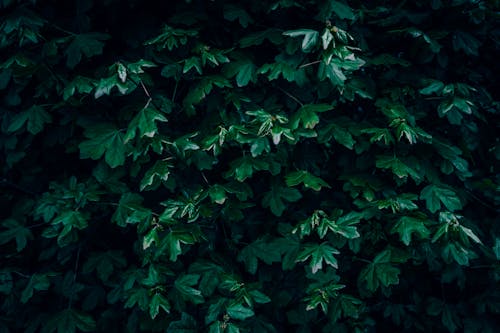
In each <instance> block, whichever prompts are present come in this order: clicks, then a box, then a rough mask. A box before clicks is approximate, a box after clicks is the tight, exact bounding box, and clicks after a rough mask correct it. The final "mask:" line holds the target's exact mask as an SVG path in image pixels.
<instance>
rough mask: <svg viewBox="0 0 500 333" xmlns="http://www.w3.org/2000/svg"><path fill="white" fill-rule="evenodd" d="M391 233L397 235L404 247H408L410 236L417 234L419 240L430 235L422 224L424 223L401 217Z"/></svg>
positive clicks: (416, 219) (412, 218)
mask: <svg viewBox="0 0 500 333" xmlns="http://www.w3.org/2000/svg"><path fill="white" fill-rule="evenodd" d="M391 233H398V234H399V237H400V238H401V241H402V242H403V243H404V244H405V245H406V246H408V245H410V242H411V235H412V234H413V233H415V234H418V235H419V236H420V237H421V238H428V237H429V235H430V231H429V229H427V227H426V226H425V224H424V221H423V220H421V219H418V218H414V217H410V216H403V217H401V218H400V219H399V220H398V222H397V223H396V224H395V225H394V227H392V229H391Z"/></svg>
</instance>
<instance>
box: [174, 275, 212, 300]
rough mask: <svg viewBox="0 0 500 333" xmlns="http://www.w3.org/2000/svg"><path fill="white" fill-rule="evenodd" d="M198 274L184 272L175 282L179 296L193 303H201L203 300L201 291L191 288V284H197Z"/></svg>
mask: <svg viewBox="0 0 500 333" xmlns="http://www.w3.org/2000/svg"><path fill="white" fill-rule="evenodd" d="M199 279H200V276H199V275H198V274H184V275H181V276H179V277H178V278H177V279H176V280H175V282H174V285H175V289H176V290H177V291H178V292H179V294H180V295H181V297H182V298H183V299H185V300H187V301H190V302H192V303H194V304H201V303H203V302H204V301H205V300H204V298H203V295H202V294H201V291H199V290H198V289H195V288H193V286H195V285H197V284H198V280H199Z"/></svg>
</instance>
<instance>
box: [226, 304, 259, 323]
mask: <svg viewBox="0 0 500 333" xmlns="http://www.w3.org/2000/svg"><path fill="white" fill-rule="evenodd" d="M226 311H227V314H228V315H229V317H231V318H233V319H238V320H245V319H247V318H250V317H252V316H254V312H253V311H252V309H249V308H247V307H245V306H243V305H241V304H235V305H231V306H229V307H228V308H227V309H226Z"/></svg>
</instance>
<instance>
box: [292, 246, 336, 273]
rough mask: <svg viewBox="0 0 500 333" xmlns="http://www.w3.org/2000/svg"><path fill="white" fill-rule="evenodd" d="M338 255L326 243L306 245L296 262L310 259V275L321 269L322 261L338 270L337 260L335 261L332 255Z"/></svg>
mask: <svg viewBox="0 0 500 333" xmlns="http://www.w3.org/2000/svg"><path fill="white" fill-rule="evenodd" d="M339 253H340V252H339V251H338V250H337V249H335V248H333V247H331V246H330V245H328V244H327V243H321V244H306V246H305V247H304V249H303V250H302V251H301V252H300V253H299V255H298V256H297V262H301V261H306V260H307V259H309V258H310V261H309V266H310V267H311V271H312V273H313V274H315V273H316V272H317V271H319V270H321V269H322V268H323V261H324V262H325V263H326V264H327V265H330V266H332V267H333V268H338V264H337V259H335V257H334V256H333V255H334V254H339Z"/></svg>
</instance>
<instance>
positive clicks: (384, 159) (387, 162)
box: [375, 155, 421, 181]
mask: <svg viewBox="0 0 500 333" xmlns="http://www.w3.org/2000/svg"><path fill="white" fill-rule="evenodd" d="M375 165H376V167H377V168H380V169H390V170H391V171H392V173H393V174H394V175H396V176H397V177H398V178H406V177H408V176H410V177H412V178H413V179H414V180H416V181H418V180H420V179H421V176H420V174H419V173H418V172H417V171H416V170H415V169H413V168H412V167H410V166H409V165H408V164H406V163H404V162H403V161H402V160H400V159H399V158H397V157H393V156H386V155H379V156H377V161H376V164H375Z"/></svg>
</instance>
